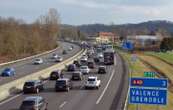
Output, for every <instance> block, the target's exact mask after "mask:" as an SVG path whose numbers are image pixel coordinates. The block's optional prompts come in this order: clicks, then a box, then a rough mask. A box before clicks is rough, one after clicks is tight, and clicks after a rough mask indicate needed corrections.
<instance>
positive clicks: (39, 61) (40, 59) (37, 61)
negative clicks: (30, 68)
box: [34, 58, 43, 65]
mask: <svg viewBox="0 0 173 110" xmlns="http://www.w3.org/2000/svg"><path fill="white" fill-rule="evenodd" d="M42 63H43V59H42V58H37V59H35V61H34V64H38V65H39V64H42Z"/></svg>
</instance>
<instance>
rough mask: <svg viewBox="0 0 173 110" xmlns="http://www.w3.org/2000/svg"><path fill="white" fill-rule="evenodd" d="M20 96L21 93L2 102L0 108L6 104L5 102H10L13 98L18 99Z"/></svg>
mask: <svg viewBox="0 0 173 110" xmlns="http://www.w3.org/2000/svg"><path fill="white" fill-rule="evenodd" d="M21 95H22V93H21V94H18V95H15V96H13V97H11V98H9V99H7V100H4V101H3V102H1V103H0V106H1V105H3V104H5V103H7V102H10V101H11V100H13V99H15V98H17V97H19V96H21Z"/></svg>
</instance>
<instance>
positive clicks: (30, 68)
mask: <svg viewBox="0 0 173 110" xmlns="http://www.w3.org/2000/svg"><path fill="white" fill-rule="evenodd" d="M71 45H73V46H74V49H73V50H72V51H67V53H68V54H66V55H62V50H63V49H65V50H68V48H69V47H71ZM80 50H81V48H80V47H79V46H77V45H75V44H71V43H67V42H60V48H57V50H56V51H55V52H52V53H50V54H46V55H42V56H40V57H39V58H42V59H43V61H44V63H43V64H41V65H34V64H33V62H34V60H35V59H29V60H26V61H21V62H18V63H14V64H11V65H8V66H1V67H0V71H2V70H3V69H4V68H6V67H13V68H14V69H15V70H16V75H15V76H14V77H0V85H2V84H5V83H8V82H10V81H12V80H15V79H18V78H21V77H23V76H25V75H28V74H31V73H34V72H37V71H39V70H42V69H44V68H47V67H50V66H52V65H54V64H56V62H55V61H54V59H51V57H52V54H53V53H57V54H58V55H61V56H63V58H64V59H67V58H69V57H71V56H73V55H75V54H76V53H77V52H78V51H80Z"/></svg>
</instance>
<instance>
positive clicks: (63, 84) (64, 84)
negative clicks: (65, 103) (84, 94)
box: [55, 78, 72, 92]
mask: <svg viewBox="0 0 173 110" xmlns="http://www.w3.org/2000/svg"><path fill="white" fill-rule="evenodd" d="M70 89H72V82H71V80H70V79H68V78H60V79H58V80H56V83H55V91H56V92H57V91H62V90H64V91H67V92H68V91H69V90H70Z"/></svg>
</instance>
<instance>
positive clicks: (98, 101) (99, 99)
mask: <svg viewBox="0 0 173 110" xmlns="http://www.w3.org/2000/svg"><path fill="white" fill-rule="evenodd" d="M114 72H115V70H113V71H112V74H111V76H110V78H109V81H108V83H107V84H106V86H105V88H104V90H103V92H102V94H101V95H100V97H99V98H98V99H97V102H96V104H99V103H100V101H101V99H102V97H103V96H104V94H105V92H106V90H107V88H108V86H109V84H110V82H111V80H112V78H113V76H114Z"/></svg>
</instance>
